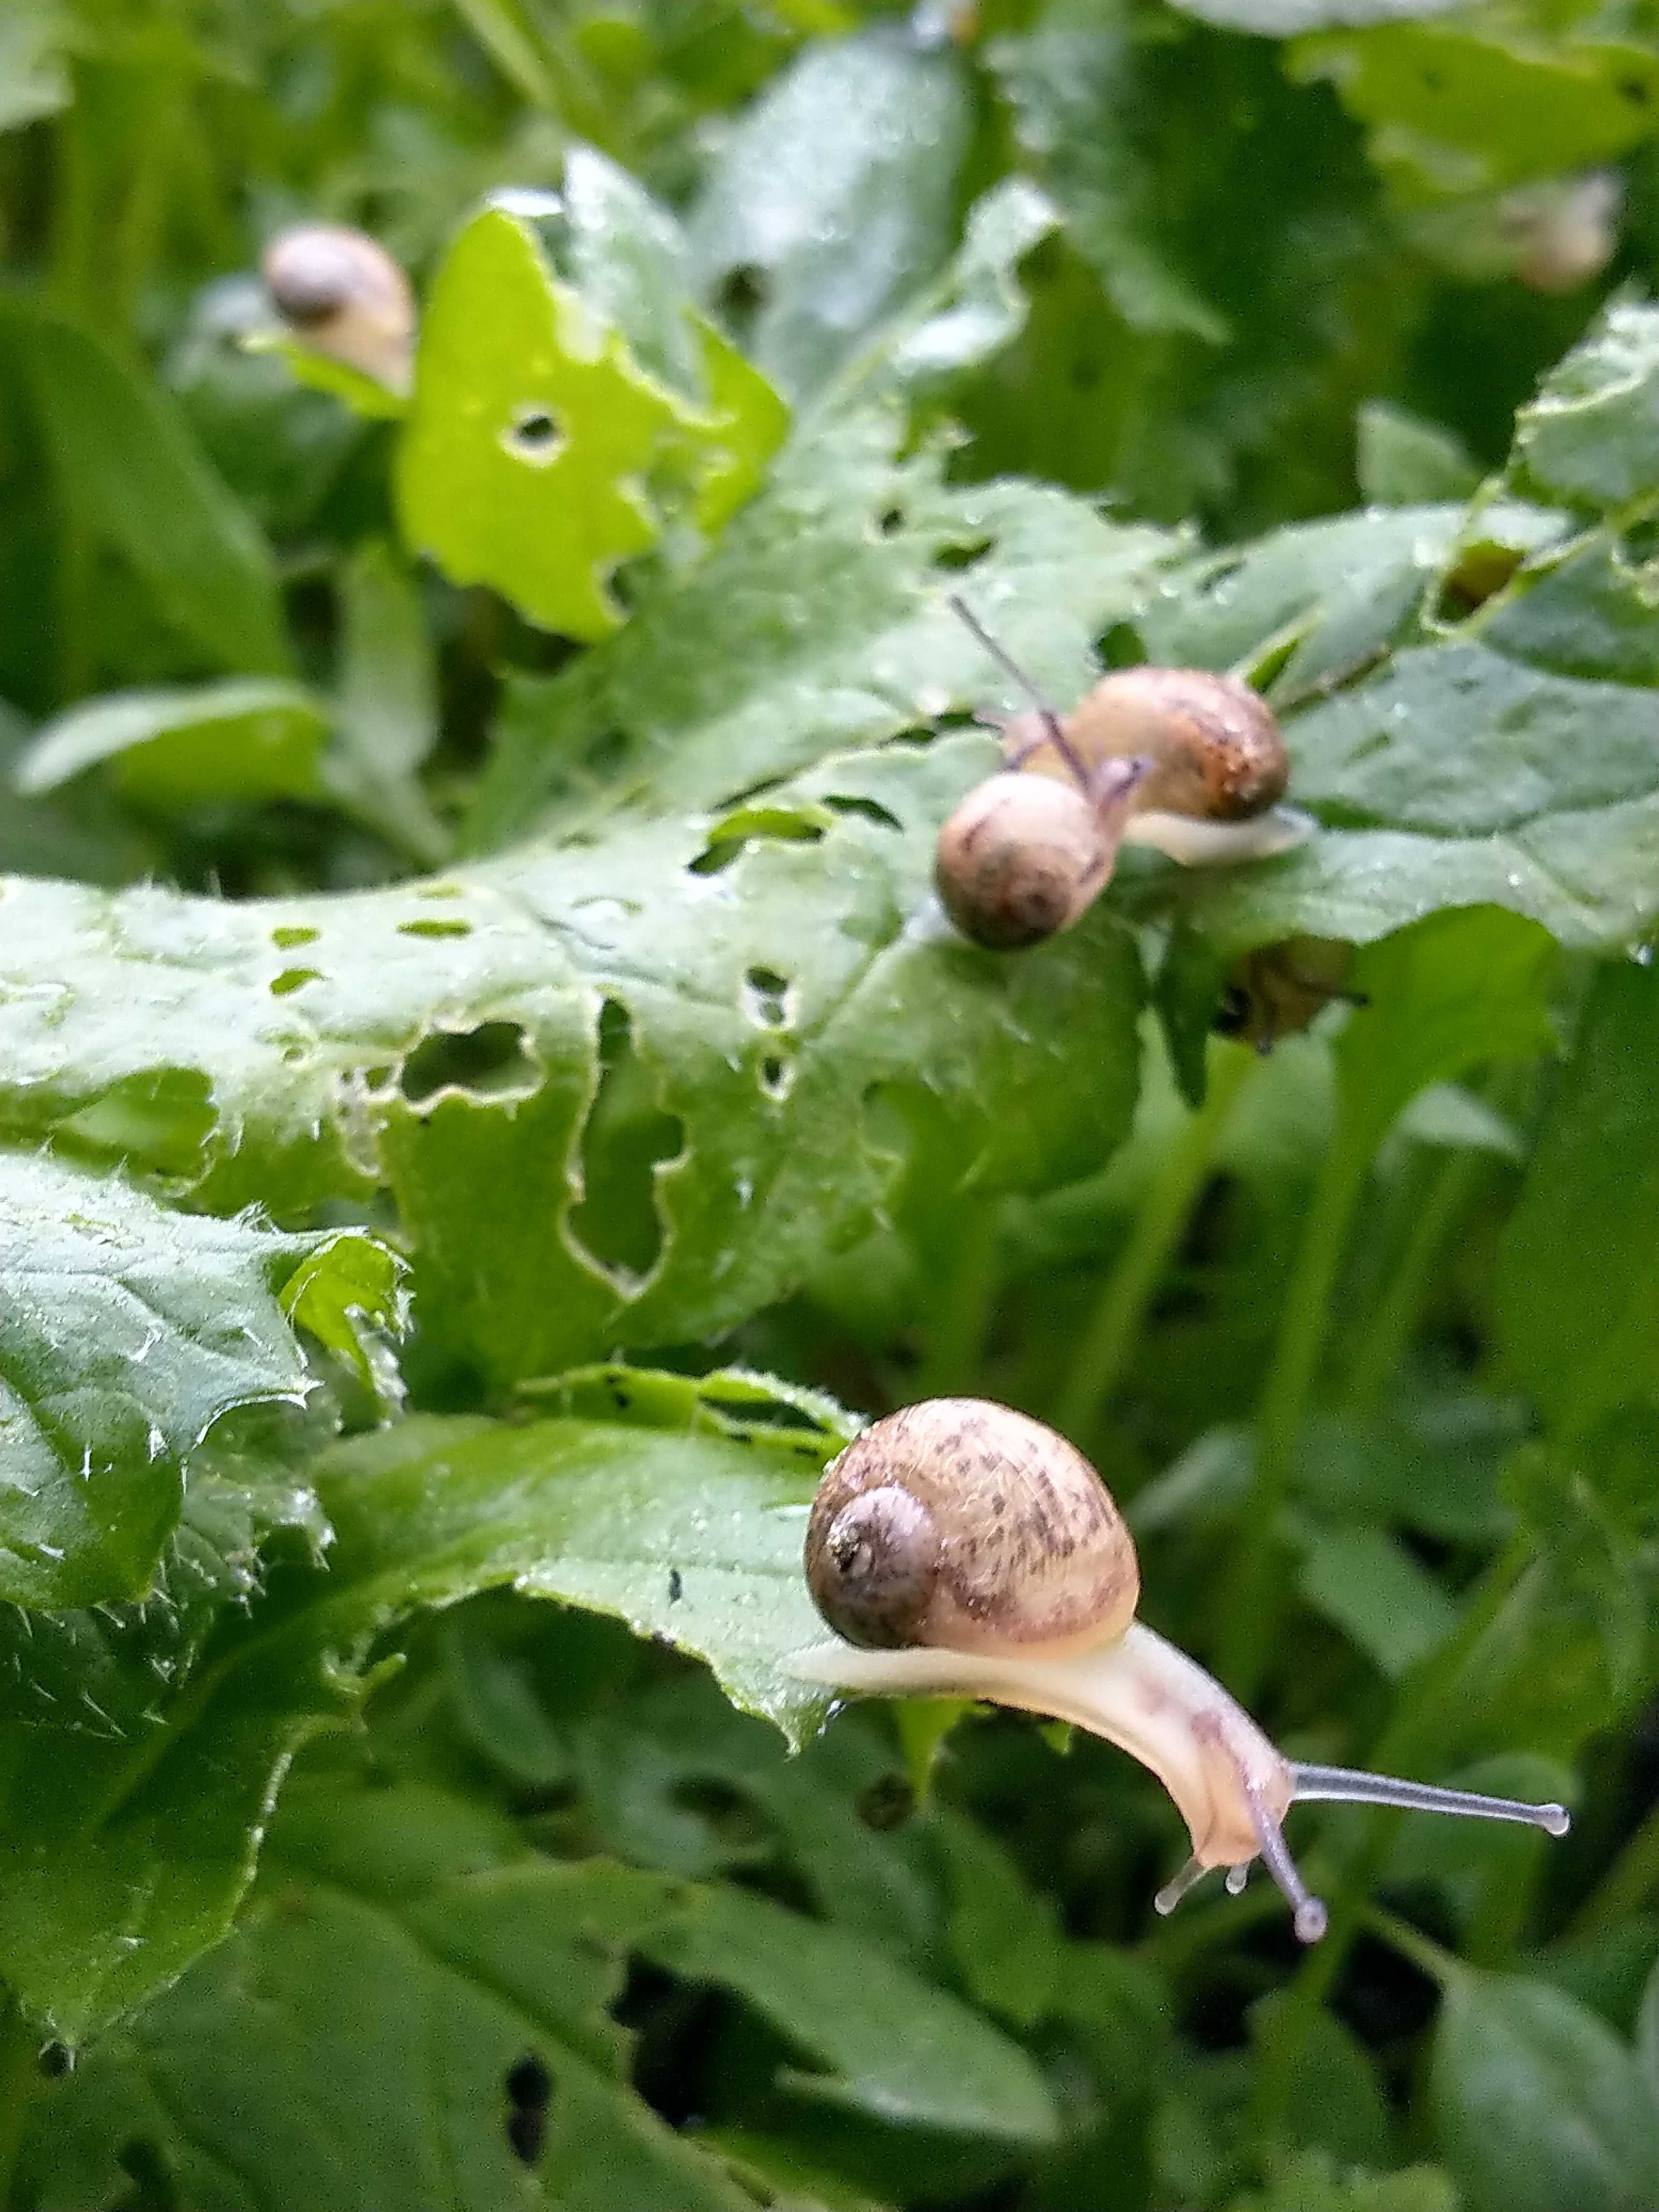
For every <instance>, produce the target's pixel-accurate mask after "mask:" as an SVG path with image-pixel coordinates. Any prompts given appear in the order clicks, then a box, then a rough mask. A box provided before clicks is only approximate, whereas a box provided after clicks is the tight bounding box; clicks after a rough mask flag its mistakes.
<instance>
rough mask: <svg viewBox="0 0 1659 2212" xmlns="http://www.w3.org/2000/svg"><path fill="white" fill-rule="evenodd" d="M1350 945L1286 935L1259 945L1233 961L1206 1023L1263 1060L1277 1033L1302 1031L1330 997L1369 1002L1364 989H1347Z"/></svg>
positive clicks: (1350, 1002) (1351, 1002)
mask: <svg viewBox="0 0 1659 2212" xmlns="http://www.w3.org/2000/svg"><path fill="white" fill-rule="evenodd" d="M1352 960H1353V947H1352V945H1345V944H1342V943H1341V942H1340V940H1339V939H1335V938H1329V937H1287V938H1285V939H1283V941H1282V942H1281V943H1279V944H1277V945H1258V946H1257V947H1256V949H1255V951H1254V952H1247V953H1245V954H1244V955H1243V957H1242V958H1241V959H1238V960H1236V961H1235V962H1234V963H1233V965H1232V967H1231V969H1229V970H1228V973H1227V981H1226V983H1225V987H1224V988H1223V990H1222V994H1221V997H1220V999H1219V1000H1218V1003H1217V1006H1216V1010H1215V1015H1214V1018H1213V1019H1212V1023H1211V1024H1210V1025H1211V1027H1212V1029H1213V1030H1215V1031H1216V1033H1217V1035H1218V1036H1228V1037H1237V1039H1238V1040H1239V1042H1241V1043H1243V1044H1248V1045H1252V1046H1254V1048H1255V1050H1256V1051H1257V1052H1258V1053H1260V1054H1261V1056H1262V1057H1263V1059H1265V1058H1266V1057H1267V1054H1269V1053H1270V1052H1271V1051H1272V1050H1273V1047H1274V1046H1275V1045H1276V1044H1277V1043H1278V1042H1279V1040H1280V1039H1281V1038H1282V1037H1287V1036H1294V1035H1295V1033H1296V1031H1297V1030H1305V1029H1306V1028H1307V1026H1308V1024H1310V1022H1311V1021H1312V1020H1313V1019H1314V1018H1315V1016H1316V1015H1317V1014H1322V1013H1323V1012H1324V1011H1325V1009H1326V1007H1327V1006H1330V1005H1331V1004H1332V1003H1333V1001H1334V1000H1340V1001H1341V1002H1342V1003H1343V1004H1344V1005H1346V1006H1368V1005H1369V1004H1370V1000H1369V999H1368V998H1367V996H1366V994H1365V993H1364V991H1351V990H1349V989H1348V987H1347V985H1346V976H1347V973H1348V969H1349V967H1350V965H1351V964H1352Z"/></svg>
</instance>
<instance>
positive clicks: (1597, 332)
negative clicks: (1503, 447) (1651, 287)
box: [1514, 300, 1659, 507]
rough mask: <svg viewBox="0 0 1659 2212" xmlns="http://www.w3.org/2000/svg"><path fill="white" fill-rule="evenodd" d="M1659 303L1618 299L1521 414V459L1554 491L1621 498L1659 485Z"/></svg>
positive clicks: (1586, 500) (1596, 499)
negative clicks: (1657, 398) (1657, 408)
mask: <svg viewBox="0 0 1659 2212" xmlns="http://www.w3.org/2000/svg"><path fill="white" fill-rule="evenodd" d="M1656 391H1659V308H1656V307H1650V306H1647V305H1645V304H1644V303H1643V302H1641V301H1635V300H1613V301H1609V302H1608V304H1607V307H1606V308H1605V309H1604V310H1603V312H1602V313H1601V316H1600V317H1599V319H1597V321H1596V322H1595V324H1594V325H1592V327H1591V329H1590V331H1589V334H1588V336H1587V337H1585V338H1584V339H1583V341H1582V342H1581V343H1579V344H1578V345H1576V346H1575V347H1574V348H1573V349H1572V351H1571V353H1570V354H1568V355H1567V356H1566V358H1565V360H1564V361H1563V362H1560V364H1559V366H1558V367H1557V368H1553V369H1552V370H1551V371H1550V373H1549V374H1548V375H1547V376H1546V377H1545V378H1544V380H1543V381H1542V383H1541V385H1540V386H1539V387H1538V393H1537V397H1536V398H1534V399H1532V400H1530V401H1528V404H1526V405H1525V406H1524V407H1522V410H1521V411H1520V413H1519V414H1518V415H1517V416H1516V421H1515V457H1514V465H1515V466H1516V469H1517V470H1518V471H1520V472H1521V475H1522V481H1523V483H1530V484H1533V485H1535V486H1536V487H1537V488H1538V489H1540V490H1541V491H1542V492H1543V494H1544V495H1545V496H1546V497H1547V498H1551V499H1562V500H1566V501H1571V502H1572V503H1573V504H1575V505H1583V506H1589V507H1624V506H1626V504H1627V503H1628V502H1630V501H1632V500H1638V499H1644V498H1646V497H1648V496H1649V495H1652V494H1653V493H1655V492H1659V423H1656V415H1655V394H1656Z"/></svg>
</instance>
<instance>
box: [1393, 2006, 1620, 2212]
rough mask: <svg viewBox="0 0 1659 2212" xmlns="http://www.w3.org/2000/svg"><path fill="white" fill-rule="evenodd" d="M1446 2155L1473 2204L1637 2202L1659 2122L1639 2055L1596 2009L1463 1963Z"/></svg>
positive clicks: (1441, 2048)
mask: <svg viewBox="0 0 1659 2212" xmlns="http://www.w3.org/2000/svg"><path fill="white" fill-rule="evenodd" d="M1431 2098H1432V2102H1433V2108H1434V2114H1435V2124H1436V2132H1437V2139H1438V2142H1439V2147H1440V2151H1441V2155H1442V2156H1443V2158H1444V2160H1445V2161H1446V2164H1447V2166H1449V2168H1450V2170H1451V2172H1452V2174H1453V2176H1454V2177H1455V2179H1456V2181H1457V2184H1458V2186H1459V2188H1460V2189H1461V2190H1462V2192H1463V2196H1464V2198H1465V2200H1466V2202H1467V2203H1468V2207H1469V2212H1559V2208H1560V2207H1561V2206H1563V2205H1567V2204H1571V2205H1572V2206H1574V2207H1575V2208H1576V2212H1577V2208H1582V2212H1638V2208H1639V2207H1644V2206H1646V2205H1649V2204H1650V2203H1652V2202H1653V2200H1654V2197H1655V2195H1656V2192H1659V2126H1656V2123H1655V2117H1654V2106H1653V2100H1652V2094H1651V2092H1650V2089H1649V2087H1648V2085H1647V2084H1646V2083H1645V2082H1644V2080H1643V2078H1642V2074H1641V2069H1640V2068H1639V2067H1638V2063H1637V2062H1636V2060H1635V2058H1634V2057H1632V2054H1631V2053H1630V2051H1628V2050H1627V2049H1626V2046H1625V2045H1623V2044H1622V2043H1620V2041H1619V2040H1618V2039H1617V2038H1616V2037H1615V2036H1613V2033H1611V2032H1610V2031H1609V2030H1608V2029H1607V2028H1606V2027H1603V2026H1602V2024H1601V2021H1598V2020H1597V2019H1596V2018H1595V2015H1594V2014H1592V2013H1589V2012H1588V2011H1586V2010H1585V2008H1583V2006H1582V2005H1580V2004H1577V2003H1575V2002H1574V2001H1573V1999H1572V1998H1571V1997H1569V1996H1564V1995H1563V1994H1562V1992H1561V1991H1560V1990H1553V1989H1549V1988H1547V1987H1545V1986H1544V1985H1543V1984H1540V1983H1537V1982H1529V1981H1526V1980H1523V1979H1522V1978H1521V1977H1520V1976H1519V1975H1510V1974H1504V1975H1499V1974H1477V1973H1474V1972H1470V1971H1468V1970H1460V1971H1459V1972H1457V1973H1456V1974H1455V1976H1454V1977H1453V1978H1452V1980H1451V1982H1450V1984H1449V1986H1448V1988H1447V1990H1446V1994H1445V1998H1444V2002H1443V2006H1442V2008H1441V2015H1440V2021H1439V2025H1438V2027H1437V2030H1436V2033H1435V2045H1434V2064H1433V2073H1432V2076H1431Z"/></svg>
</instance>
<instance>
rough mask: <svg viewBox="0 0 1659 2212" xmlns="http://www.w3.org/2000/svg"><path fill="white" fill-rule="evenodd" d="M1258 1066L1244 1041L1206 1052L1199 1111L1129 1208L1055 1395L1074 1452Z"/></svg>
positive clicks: (1110, 1386)
mask: <svg viewBox="0 0 1659 2212" xmlns="http://www.w3.org/2000/svg"><path fill="white" fill-rule="evenodd" d="M1255 1065H1256V1060H1255V1054H1253V1053H1250V1052H1249V1051H1247V1050H1246V1049H1245V1048H1244V1047H1243V1046H1242V1045H1231V1044H1221V1045H1218V1046H1217V1047H1215V1048H1213V1049H1212V1052H1211V1054H1210V1080H1209V1090H1208V1092H1207V1094H1206V1097H1205V1100H1204V1103H1203V1105H1202V1106H1201V1107H1200V1109H1199V1110H1198V1111H1197V1113H1195V1114H1193V1115H1189V1116H1188V1121H1187V1124H1186V1127H1184V1128H1183V1129H1182V1131H1181V1133H1180V1134H1179V1135H1178V1136H1177V1137H1176V1139H1175V1141H1174V1142H1173V1143H1172V1144H1170V1145H1169V1146H1166V1147H1165V1149H1164V1156H1163V1158H1162V1160H1161V1161H1160V1162H1159V1164H1158V1170H1157V1172H1156V1173H1155V1174H1154V1175H1153V1176H1152V1179H1151V1181H1150V1182H1148V1184H1147V1186H1146V1190H1145V1192H1144V1193H1143V1194H1142V1196H1141V1200H1140V1204H1139V1207H1138V1208H1137V1210H1136V1212H1135V1218H1134V1220H1133V1225H1131V1228H1130V1231H1129V1236H1128V1241H1127V1243H1126V1244H1125V1245H1124V1247H1123V1249H1122V1251H1121V1253H1120V1254H1119V1255H1118V1257H1117V1260H1116V1261H1115V1264H1114V1266H1113V1267H1112V1271H1111V1273H1109V1275H1108V1276H1107V1278H1106V1280H1105V1282H1104V1284H1103V1285H1102V1288H1101V1292H1100V1296H1099V1297H1098V1299H1097V1301H1096V1304H1095V1309H1094V1311H1093V1312H1092V1313H1091V1315H1090V1316H1089V1321H1088V1324H1087V1326H1086V1327H1085V1329H1084V1331H1083V1335H1082V1339H1081V1341H1080V1342H1079V1346H1078V1351H1077V1356H1076V1358H1075V1359H1074V1360H1073V1364H1072V1370H1071V1375H1070V1378H1069V1380H1068V1382H1067V1383H1066V1389H1065V1391H1064V1392H1063V1394H1062V1395H1061V1397H1060V1406H1059V1411H1058V1416H1057V1423H1056V1425H1057V1426H1058V1427H1059V1428H1060V1431H1061V1433H1062V1434H1063V1435H1066V1436H1068V1437H1071V1438H1072V1440H1073V1443H1076V1444H1077V1445H1078V1446H1079V1449H1084V1450H1086V1449H1088V1444H1089V1439H1090V1437H1091V1433H1092V1431H1093V1430H1094V1428H1095V1425H1096V1424H1097V1421H1098V1420H1099V1418H1100V1415H1101V1413H1103V1410H1104V1408H1105V1407H1106V1405H1107V1403H1108V1401H1109V1399H1110V1397H1111V1395H1112V1393H1113V1391H1114V1390H1115V1389H1116V1387H1117V1384H1118V1382H1119V1380H1120V1378H1121V1376H1122V1374H1123V1371H1124V1370H1125V1368H1126V1367H1127V1365H1128V1363H1129V1358H1130V1355H1131V1353H1132V1352H1133V1350H1134V1347H1135V1345H1136V1342H1137V1341H1138V1340H1139V1335H1140V1328H1141V1323H1142V1322H1143V1321H1144V1320H1145V1319H1146V1308H1147V1306H1148V1304H1150V1303H1151V1300H1152V1292H1153V1291H1154V1290H1155V1289H1156V1287H1157V1285H1158V1278H1159V1277H1160V1276H1161V1275H1162V1274H1163V1273H1164V1267H1166V1265H1167V1264H1168V1261H1169V1258H1170V1253H1171V1252H1172V1251H1173V1250H1174V1249H1175V1246H1176V1243H1177V1241H1178V1240H1179V1238H1180V1236H1181V1232H1182V1229H1183V1228H1184V1227H1185V1226H1186V1224H1187V1220H1188V1216H1189V1214H1190V1213H1191V1212H1192V1206H1193V1200H1194V1197H1195V1196H1196V1194H1197V1192H1198V1189H1199V1187H1200V1184H1201V1183H1202V1182H1203V1180H1204V1177H1205V1176H1206V1174H1207V1173H1208V1171H1209V1166H1210V1162H1211V1160H1212V1158H1213V1157H1214V1154H1215V1148H1216V1145H1217V1143H1218V1140H1219V1139H1220V1135H1221V1132H1222V1130H1223V1128H1224V1127H1225V1125H1226V1122H1227V1118H1228V1116H1229V1115H1230V1114H1231V1111H1232V1109H1233V1105H1234V1103H1235V1101H1236V1100H1237V1097H1238V1094H1239V1092H1240V1091H1241V1090H1242V1089H1243V1084H1244V1079H1245V1078H1246V1077H1247V1076H1248V1075H1249V1074H1250V1073H1252V1072H1253V1070H1254V1069H1255Z"/></svg>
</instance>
